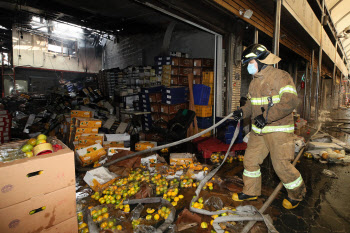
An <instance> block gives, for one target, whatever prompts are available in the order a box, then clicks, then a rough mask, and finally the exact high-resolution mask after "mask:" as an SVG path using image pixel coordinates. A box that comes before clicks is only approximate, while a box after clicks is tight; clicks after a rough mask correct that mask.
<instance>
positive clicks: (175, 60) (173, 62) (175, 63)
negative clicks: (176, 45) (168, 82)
mask: <svg viewBox="0 0 350 233" xmlns="http://www.w3.org/2000/svg"><path fill="white" fill-rule="evenodd" d="M171 65H172V66H179V58H178V57H172V58H171Z"/></svg>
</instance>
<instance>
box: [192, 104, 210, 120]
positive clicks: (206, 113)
mask: <svg viewBox="0 0 350 233" xmlns="http://www.w3.org/2000/svg"><path fill="white" fill-rule="evenodd" d="M195 109H196V116H197V117H211V116H213V107H212V106H202V105H195Z"/></svg>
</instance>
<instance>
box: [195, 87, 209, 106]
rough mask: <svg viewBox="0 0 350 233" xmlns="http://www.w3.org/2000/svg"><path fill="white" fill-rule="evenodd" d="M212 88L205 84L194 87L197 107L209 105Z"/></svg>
mask: <svg viewBox="0 0 350 233" xmlns="http://www.w3.org/2000/svg"><path fill="white" fill-rule="evenodd" d="M210 90H211V88H210V87H208V86H206V85H203V84H195V85H193V98H194V104H195V105H208V102H209V96H210Z"/></svg>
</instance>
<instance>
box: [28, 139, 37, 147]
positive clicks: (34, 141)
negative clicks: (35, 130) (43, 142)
mask: <svg viewBox="0 0 350 233" xmlns="http://www.w3.org/2000/svg"><path fill="white" fill-rule="evenodd" d="M27 144H29V145H32V146H35V145H36V139H35V138H31V139H29V140H28V142H27Z"/></svg>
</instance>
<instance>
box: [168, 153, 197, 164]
mask: <svg viewBox="0 0 350 233" xmlns="http://www.w3.org/2000/svg"><path fill="white" fill-rule="evenodd" d="M194 159H195V156H194V154H190V153H171V154H170V165H189V164H191V163H193V162H194Z"/></svg>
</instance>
